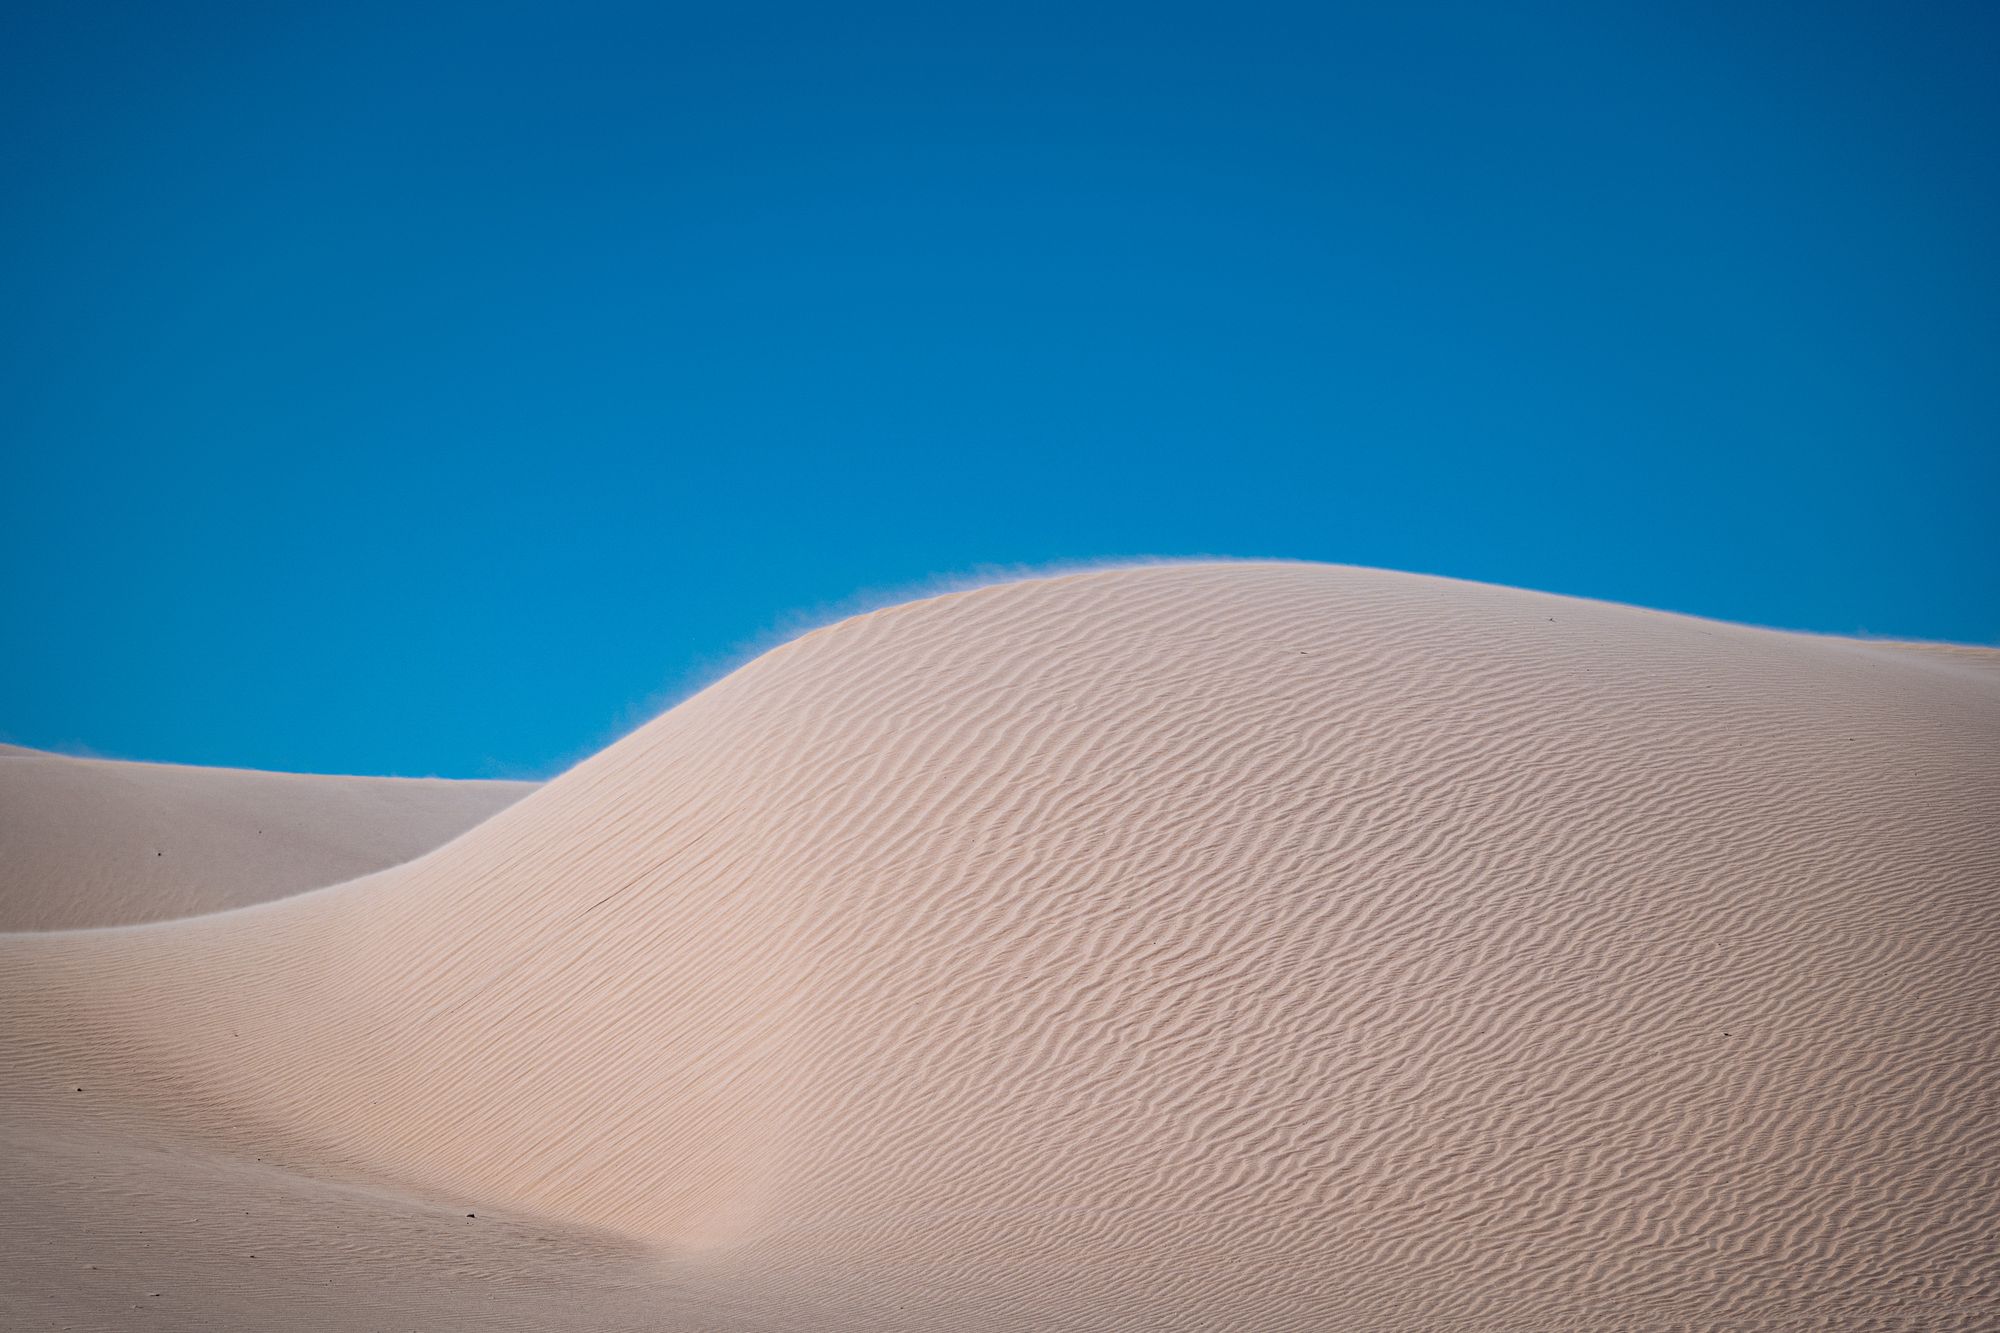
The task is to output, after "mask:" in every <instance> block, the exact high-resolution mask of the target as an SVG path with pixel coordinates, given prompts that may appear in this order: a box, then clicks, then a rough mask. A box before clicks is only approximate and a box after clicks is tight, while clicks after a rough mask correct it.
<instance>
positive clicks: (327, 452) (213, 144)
mask: <svg viewBox="0 0 2000 1333" xmlns="http://www.w3.org/2000/svg"><path fill="white" fill-rule="evenodd" d="M1654 9H1656V10H1659V11H1660V12H1653V13H1647V12H1645V11H1647V10H1654ZM417 11H420V12H417ZM1996 13H2000V11H1994V10H1993V9H1992V8H1991V7H1990V6H1973V5H1967V6H1963V7H1955V6H1949V5H1924V4H1914V5H1884V4H1874V3H1870V4H1843V3H1830V4H1810V5H1807V4H1799V5H1791V6H1787V5H1782V4H1779V5H1757V6H1739V5H1700V6H1667V7H1653V6H1639V5H1631V4H1625V3H1607V4H1603V5H1597V6H1583V5H1575V6H1569V5H1564V6H1550V5H1539V4H1532V3H1530V4H1526V5H1520V6H1515V5H1492V4H1485V3H1478V4H1466V5H1424V4H1412V5H1381V6H1368V7H1356V8H1348V9H1342V8H1340V7H1336V6H1326V5H1311V6H1299V7H1296V8H1267V7H1260V6H1256V5H1245V4H1231V5H1215V6H1200V7H1187V6H1178V5H1172V4H1166V5H1143V6H1140V5H1131V6H1090V5H1081V4H1063V5H1051V6H1036V5H1025V4H1009V5H1002V6H992V7H977V8H975V7H968V6H959V5H934V4H925V5H912V6H908V7H885V6H873V5H863V6H859V7H846V6H828V5H800V6H795V7H789V6H769V7H767V6H757V5H749V6H703V7H699V8H696V7H679V6H672V5H657V4H646V5H629V6H599V5H590V4H563V5H555V4H542V5H515V4H507V3H482V4H477V5H465V6H455V5H436V4H434V5H423V6H407V5H387V6H373V5H368V4H343V5H339V6H327V7H323V8H318V9H317V10H315V9H314V7H311V6H299V5H275V6H273V5H254V6H253V5H247V4H246V5H242V6H233V7H205V6H202V5H199V4H189V5H176V6H167V5H140V4H132V5H106V4H87V3H80V4H75V5H42V6H26V5H17V6H7V7H6V12H5V14H4V16H0V154H4V157H0V162H4V178H3V179H4V185H5V190H6V206H5V207H4V208H0V432H4V435H0V446H4V452H0V469H4V470H0V625H4V626H5V633H4V643H5V650H4V652H0V737H4V738H6V739H11V740H13V741H15V742H18V743H23V744H30V745H39V746H58V747H65V748H80V749H88V750H92V751H96V752H99V753H106V754H113V755H120V756H127V757H134V758H147V759H162V760H176V761H185V762H195V763H228V764H240V765H247V766H255V767H275V768H292V769H307V770H327V771H348V772H381V773H419V774H420V773H442V774H449V775H459V776H494V775H517V774H527V775H535V774H541V773H546V772H549V771H551V770H553V769H555V768H557V767H559V766H561V765H562V764H564V763H566V762H568V761H570V760H573V759H575V758H577V757H580V756H581V755H583V754H585V753H588V752H589V751H590V750H592V749H595V748H596V747H598V746H599V745H601V744H602V743H604V742H605V741H607V740H609V739H611V738H612V737H613V736H615V735H616V734H618V733H619V732H620V731H622V730H624V729H626V728H628V727H630V726H631V725H634V724H635V723H637V722H639V721H641V720H643V718H644V717H645V716H647V715H648V714H649V713H650V712H651V711H652V710H654V709H656V708H657V707H659V706H662V705H663V704H665V703H666V702H669V701H671V699H672V698H674V697H675V696H676V694H678V693H680V692H683V691H685V690H686V689H687V688H689V687H691V686H693V685H696V684H699V683H702V682H703V681H704V680H706V679H707V678H709V677H710V676H711V675H712V674H713V673H714V672H716V671H718V670H720V669H722V668H723V667H725V666H727V665H728V664H730V663H731V662H733V661H735V660H737V659H738V658H739V657H740V655H741V654H742V653H743V652H745V651H746V650H747V649H748V648H750V647H753V646H755V645H757V644H759V643H762V642H766V641H768V640H769V638H770V637H771V636H772V635H774V634H777V633H781V632H783V630H784V629H785V628H786V627H788V626H792V625H796V624H797V623H799V622H800V620H801V618H805V619H810V618H812V617H814V616H817V615H822V614H825V613H827V612H828V611H830V610H832V609H837V608H840V607H842V606H851V605H853V604H854V600H853V599H855V598H857V597H866V596H869V595H871V594H882V593H885V592H887V591H889V590H895V589H908V588H912V587H921V586H923V585H924V583H925V581H926V580H929V579H931V578H934V577H938V576H945V577H950V576H958V575H967V574H976V573H977V572H979V571H981V570H983V569H989V568H993V567H1003V568H1016V567H1036V566H1040V565H1044V564H1048V563H1055V562H1073V561H1090V560H1099V559H1111V558H1119V557H1129V556H1140V555H1193V554H1223V555H1238V556H1280V557H1296V558H1305V559H1315V560H1333V561H1344V562H1352V563H1359V564H1368V565H1382V566H1389V567H1394V568H1400V569H1412V570H1420V571H1426V572H1433V573H1442V574H1450V575H1456V576H1460V577H1465V578H1473V579H1481V580H1487V581H1492V582H1498V583H1509V584H1517V585H1523V586H1528V587H1535V588H1545V589H1550V590H1554V591H1560V592H1568V593H1576V594H1581V595H1586V596H1592V597H1602V598H1610V599H1615V600H1620V601H1629V602H1636V603H1641V604H1644V605H1649V606H1657V607H1664V608H1669V609H1674V610H1683V611H1690V612H1696V613H1700V614H1704V615H1710V616H1716V617H1721V618H1726V619H1732V620H1741V621H1750V622H1755V623H1761V624H1770V625H1779V626H1787V627H1796V628H1805V629H1813V630H1822V631H1834V632H1842V633H1851V632H1857V631H1862V632H1868V633H1872V634H1880V635H1906V636H1922V637H1934V638H1944V639H1953V640H1960V641H1970V642H1982V643H1995V642H2000V522H1996V521H1995V514H1996V511H1997V510H2000V504H1996V501H2000V462H1996V459H2000V397H1996V387H2000V386H1997V385H1996V369H1997V368H2000V358H1997V357H1996V352H2000V314H1997V313H1996V312H2000V247H1996V246H1995V245H1994V243H1993V238H1994V237H1995V236H1996V235H2000V156H1996V153H1995V142H1996V137H1995V131H1996V128H2000V115H1996V111H2000V91H1996V88H2000V81H1996V80H1994V79H1993V78H1992V77H1991V71H1992V69H1993V68H1995V66H1996V63H2000V30H1996V18H1995V17H1994V15H1995V14H1996Z"/></svg>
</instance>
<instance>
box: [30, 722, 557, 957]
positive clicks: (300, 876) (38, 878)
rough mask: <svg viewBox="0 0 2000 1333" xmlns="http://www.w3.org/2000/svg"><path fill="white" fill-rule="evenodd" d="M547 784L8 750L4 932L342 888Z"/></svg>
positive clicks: (149, 916) (174, 913) (193, 911)
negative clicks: (328, 773)
mask: <svg viewBox="0 0 2000 1333" xmlns="http://www.w3.org/2000/svg"><path fill="white" fill-rule="evenodd" d="M534 789H535V784H534V783H531V782H460V781H445V780H440V779H436V778H350V777H326V776H321V775H319V774H305V773H255V772H248V771H245V770H243V769H233V768H189V767H185V766H182V765H177V764H134V763H124V762H121V761H117V760H110V759H72V758H69V757H68V756H66V755H58V754H47V753H44V752H42V751H39V750H26V749H22V748H20V747H19V746H12V745H8V746H0V930H63V929H70V928H74V927H78V926H117V925H128V924H132V923H135V922H141V921H162V920H166V919H168V918H171V917H180V916H195V915H197V914H199V913H202V912H219V911H223V910H225V909H227V908H231V907H242V906H244V905H246V904H249V903H256V902H263V901H265V900H267V899H270V898H282V897H285V896H286V895H288V894H293V893H299V892H301V891H303V890H305V889H316V888H321V887H323V886H325V885H328V884H338V883H339V882H340V881H342V880H345V879H353V878H355V877H356V876H357V875H365V874H368V873H370V872H372V871H376V870H381V869H383V868H384V867H385V866H392V865H396V864H398V863H399V862H403V861H407V860H410V859H411V858H412V857H415V856H418V855H421V854H422V853H424V852H427V851H430V850H431V849H432V848H433V847H436V846H438V845H439V844H440V843H443V842H446V841H448V840H449V839H451V838H454V837H456V836H457V835H459V834H460V833H463V832H465V830H467V829H469V828H471V827H472V826H473V825H474V824H477V823H479V822H480V821H481V820H483V819H485V818H486V817H487V816H488V815H491V814H492V813H494V812H495V811H496V810H499V809H501V808H502V807H504V806H506V805H509V804H511V803H513V802H514V801H518V800H520V799H521V797H523V796H525V795H527V794H528V793H529V792H531V791H533V790H534Z"/></svg>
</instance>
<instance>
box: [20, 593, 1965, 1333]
mask: <svg viewBox="0 0 2000 1333" xmlns="http://www.w3.org/2000/svg"><path fill="white" fill-rule="evenodd" d="M1992 660H1993V659H1992V657H1991V656H1990V655H1985V654H1981V653H1979V652H1977V651H1972V652H1959V653H1943V652H1929V651H1924V650H1921V649H1917V648H1911V647H1904V646H1896V645H1877V644H1868V643H1859V642H1853V641H1846V640H1838V639H1824V638H1812V637H1806V636H1799V635H1790V634H1780V633H1773V632H1768V631H1761V630H1753V629H1745V628H1740V627H1735V626H1728V625H1720V624H1715V623H1711V622H1705V621H1699V620H1692V619H1688V618H1683V617H1676V616H1669V615H1663V614H1659V613H1654V612H1648V611H1640V610H1634V609H1630V608H1625V607H1617V606H1609V605H1602V604H1595V603H1588V602H1580V601H1576V600H1572V599H1565V598H1557V597H1550V596H1544V595H1540V594H1532V593H1523V592H1516V591H1510V590H1505V589H1497V588H1489V587H1482V586H1477V585H1467V584H1460V583H1454V582H1448V581H1444V580H1436V579H1427V578H1419V577H1413V576H1406V575H1394V574H1385V573H1378V572H1372V571H1362V570H1352V569H1338V568H1327V567H1316V566H1295V565H1227V566H1188V567H1160V568H1145V569H1135V570H1120V571H1104V572H1096V573H1090V574H1081V575H1071V576H1065V577H1061V578H1056V579H1049V580H1041V581H1033V582H1027V583H1021V584H1009V585H1003V586H997V587H992V588H986V589H982V590H978V591H974V592H969V593H961V594H954V595H952V596H948V597H943V598H937V599H933V600H929V601H925V602H919V603H912V604H909V605H906V606H900V607H894V608H890V609H887V610H884V611H878V612H874V613H872V614H869V615H866V616H862V617H858V618H856V619H854V620H850V621H846V622H843V623H841V624H838V625H834V626H830V627H828V628H826V629H822V630H818V631H815V632H813V633H811V634H808V635H806V636H804V637H802V638H800V639H798V640H796V641H795V642H793V643H791V644H788V645H786V646H784V647H782V648H779V649H777V650H776V651H774V652H771V653H769V654H767V655H765V656H764V657H762V658H760V659H758V660H757V661H755V662H753V663H751V664H750V665H748V666H746V667H744V668H743V669H741V670H740V671H738V672H736V673H734V674H733V675H731V676H729V677H728V678H726V679H725V680H723V681H721V682H720V683H718V684H716V685H714V686H712V687H711V688H709V689H708V690H706V691H704V692H702V693H701V694H699V695H697V696H695V697H694V698H692V699H690V700H688V701H687V702H685V703H683V704H681V705H679V706H678V707H676V708H674V709H673V710H671V711H670V712H668V713H667V714H665V715H663V716H662V717H660V718H659V719H657V720H656V721H654V722H653V723H651V724H649V725H648V726H646V727H644V728H642V729H640V730H639V731H637V732H635V733H634V734H633V735H631V736H629V737H627V738H626V739H624V740H622V741H620V742H619V743H618V744H616V745H613V746H612V747H610V748H609V749H607V750H606V751H604V752H603V753H601V754H599V755H597V756H596V757H594V758H592V759H590V760H588V761H586V762H585V763H583V764H581V765H579V766H578V767H577V768H576V769H574V770H572V771H571V772H569V773H567V774H565V775H563V776H562V777H560V778H558V779H557V780H555V781H553V782H551V783H549V784H548V785H547V786H546V787H544V788H542V789H541V790H539V791H537V792H535V793H534V794H532V795H530V796H528V797H527V798H526V799H523V800H521V801H519V802H518V803H517V804H514V805H511V806H509V807H508V808H506V809H504V810H502V811H500V812H499V813H498V814H496V815H494V816H493V817H492V818H490V819H488V820H487V821H486V822H484V823H482V824H481V825H479V826H478V827H477V828H475V829H473V830H472V831H471V832H470V833H469V834H467V835H465V836H463V837H460V838H458V839H456V840H455V841H453V842H451V843H449V844H448V845H446V846H444V847H442V848H440V849H438V850H437V851H435V852H433V853H431V854H429V855H426V856H423V857H421V858H419V859H418V860H416V861H414V862H412V863H410V864H408V865H402V866H397V867H394V868H391V869H387V870H383V871H381V872H380V873H377V874H373V875H370V876H368V877H365V878H362V879H359V880H356V881H354V882H351V883H346V884H342V885H339V886H338V887H335V888H332V889H329V890H326V891H323V892H317V893H307V894H304V895H301V896H296V897H290V898H284V899H281V900H278V901H272V902H267V903H262V904H260V905H255V906H249V907H244V908H242V909H239V910H236V911H230V912H224V913H221V914H218V915H213V916H207V917H202V918H197V919H192V920H186V921H179V922H165V923H160V924H153V925H143V926H134V927H129V928H123V929H116V930H100V931H89V932H54V933H44V934H37V935H14V936H9V937H6V938H5V939H4V940H0V1005H4V1013H5V1014H6V1016H7V1021H6V1030H5V1036H4V1042H0V1049H4V1064H0V1068H3V1069H4V1077H0V1093H4V1106H0V1122H4V1123H0V1128H4V1131H5V1137H6V1142H7V1144H8V1152H9V1154H10V1158H12V1159H13V1160H15V1161H16V1162H18V1163H20V1164H22V1167H23V1169H22V1170H19V1171H16V1172H11V1173H9V1174H10V1177H11V1183H10V1184H9V1185H8V1186H7V1189H8V1191H9V1193H8V1195H7V1197H6V1198H5V1199H4V1200H0V1225H4V1226H5V1228H6V1239H7V1242H8V1250H9V1254H10V1255H12V1256H16V1258H15V1259H13V1260H11V1261H10V1264H9V1272H8V1274H7V1278H8V1284H7V1287H6V1289H5V1291H4V1294H0V1301H4V1305H0V1319H4V1321H5V1322H6V1323H7V1324H8V1325H9V1326H17V1327H37V1326H61V1325H63V1324H65V1323H74V1324H75V1325H76V1326H77V1327H120V1326H131V1325H130V1324H129V1323H124V1324H121V1322H120V1319H121V1316H118V1315H114V1314H112V1313H108V1312H107V1310H106V1309H104V1308H100V1303H99V1296H100V1295H101V1292H100V1290H99V1288H100V1286H101V1284H100V1283H98V1280H97V1278H96V1276H95V1275H97V1274H101V1273H104V1272H106V1271H108V1269H107V1266H109V1268H115V1270H116V1271H117V1272H118V1273H121V1274H125V1273H130V1274H133V1275H135V1280H137V1279H136V1275H137V1274H139V1273H141V1272H142V1271H144V1272H150V1271H152V1270H150V1269H145V1268H144V1267H143V1265H144V1263H145V1262H153V1263H155V1265H156V1266H158V1265H159V1264H161V1263H164V1264H165V1265H166V1267H167V1270H168V1271H169V1272H171V1273H172V1274H173V1275H175V1277H176V1282H175V1284H174V1289H175V1290H176V1292H177V1293H178V1295H177V1299H178V1300H179V1301H180V1302H181V1303H180V1304H179V1305H178V1306H175V1307H174V1308H173V1310H168V1309H167V1308H166V1306H165V1302H166V1298H165V1297H164V1296H163V1297H161V1298H159V1299H158V1300H157V1301H155V1300H154V1299H153V1298H151V1297H135V1303H137V1304H139V1305H142V1306H144V1307H146V1309H147V1310H148V1311H149V1313H147V1315H146V1319H147V1323H146V1324H145V1326H147V1327H159V1328H182V1327H185V1328H196V1327H227V1328H256V1327H264V1326H267V1325H268V1324H269V1323H270V1322H271V1321H272V1320H273V1319H274V1318H277V1317H278V1315H277V1314H276V1313H274V1312H278V1311H282V1316H283V1319H284V1321H285V1322H287V1323H296V1324H298V1325H300V1326H306V1327H311V1326H314V1324H315V1323H317V1324H318V1325H319V1326H323V1327H326V1328H361V1327H393V1326H396V1324H394V1323H392V1322H390V1320H389V1315H390V1314H391V1313H393V1314H394V1315H395V1316H396V1318H397V1319H399V1320H400V1321H401V1322H402V1324H404V1325H406V1326H414V1327H423V1328H441V1327H480V1328H514V1327H518V1328H558V1327H561V1328H578V1329H610V1328H630V1329H641V1328H649V1329H662V1328H668V1329H714V1330H863V1329H868V1330H875V1329H890V1330H943V1329H953V1330H961V1329H962V1330H1066V1329H1074V1330H1113V1331H1115V1330H1126V1329H1130V1330H1140V1329H1145V1330H1162V1329H1187V1330H1196V1329H1222V1328H1227V1329H1234V1330H1272V1331H1280V1330H1334V1329H1339V1330H1349V1329H1383V1330H1404V1329H1407V1330H1419V1329H1422V1330H1436V1329H1463V1330H1475V1329H1476V1330H1499V1329H1521V1330H1527V1329H1641V1328H1644V1329H1663V1328H1746V1329H1791V1328H1856V1329H1860V1328H1871V1329H1872V1328H1926V1329H1973V1328H1986V1327H1993V1326H1995V1324H1996V1322H2000V1260H1996V1254H1995V1242H1994V1236H1995V1230H1996V1221H2000V1216H1996V1214H2000V1207H1996V1203H1995V1199H1996V1198H2000V1188H1996V1185H1997V1184H2000V1115H1996V1110H2000V1106H1996V1096H1995V1094H1996V1091H2000V1077H1997V1076H1996V1073H1995V1056H1996V1054H2000V1036H1996V1034H2000V1002H1996V991H1995V986H1994V970H1995V961H1996V954H2000V832H1997V830H2000V675H1996V673H1995V672H1994V671H1993V670H1992V669H1991V665H1990V664H1991V662H1992ZM79 1087H81V1088H83V1089H85V1091H83V1092H78V1091H76V1089H77V1088H79ZM190 1202H193V1203H198V1204H199V1205H200V1206H201V1208H202V1209H203V1210H205V1211H204V1212H202V1213H197V1212H195V1211H192V1210H190V1209H189V1208H187V1207H186V1205H187V1204H188V1203H190ZM223 1212H227V1213H230V1214H231V1217H230V1220H229V1221H228V1222H226V1223H224V1222H220V1221H209V1220H205V1221H203V1222H202V1223H200V1224H199V1225H198V1226H196V1227H195V1228H194V1229H193V1230H190V1229H189V1224H186V1223H185V1222H183V1221H182V1220H180V1219H181V1217H182V1216H183V1215H185V1216H188V1217H193V1216H197V1215H201V1216H205V1217H206V1216H211V1215H215V1214H220V1213H223ZM466 1213H477V1214H479V1216H478V1217H477V1218H467V1217H465V1216H464V1214H466ZM253 1214H254V1216H253ZM238 1215H240V1216H241V1217H243V1218H244V1219H245V1220H244V1221H243V1222H238V1221H236V1220H235V1218H236V1216H238ZM489 1220H490V1225H489ZM253 1222H254V1230H253V1229H252V1227H251V1225H250V1224H251V1223H253ZM253 1243H254V1244H256V1245H258V1246H261V1247H262V1249H261V1250H260V1257H259V1258H258V1259H257V1260H254V1261H252V1260H249V1259H246V1258H244V1257H243V1256H244V1254H246V1253H248V1249H247V1248H246V1247H247V1246H249V1245H250V1244H253ZM162 1256H165V1257H164V1259H163V1258H162ZM263 1256H278V1257H279V1258H280V1260H281V1261H280V1262H277V1263H272V1262H270V1260H269V1259H267V1258H266V1257H263ZM89 1264H96V1265H98V1267H96V1268H94V1269H89V1268H85V1267H84V1266H85V1265H89ZM259 1265H263V1267H258V1266H259ZM308 1274H309V1276H307V1275H308ZM146 1280H150V1279H146ZM315 1280H317V1281H319V1282H321V1283H323V1284H324V1285H323V1286H322V1287H321V1288H320V1289H319V1290H320V1292H321V1293H323V1297H322V1298H321V1299H319V1300H317V1301H315V1300H314V1299H312V1297H313V1295H314V1293H313V1291H312V1289H311V1285H310V1284H311V1282H312V1281H315ZM139 1281H140V1284H141V1285H143V1280H139ZM166 1289H167V1288H164V1287H153V1288H148V1290H161V1291H164V1290H166ZM120 1290H121V1291H122V1288H121V1289H120ZM149 1302H150V1304H149ZM371 1302H372V1303H371ZM125 1313H126V1314H130V1311H129V1310H127V1311H126V1312H125Z"/></svg>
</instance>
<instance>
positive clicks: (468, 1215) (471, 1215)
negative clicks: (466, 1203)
mask: <svg viewBox="0 0 2000 1333" xmlns="http://www.w3.org/2000/svg"><path fill="white" fill-rule="evenodd" d="M466 1216H467V1217H477V1216H479V1214H478V1213H467V1214H466Z"/></svg>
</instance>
